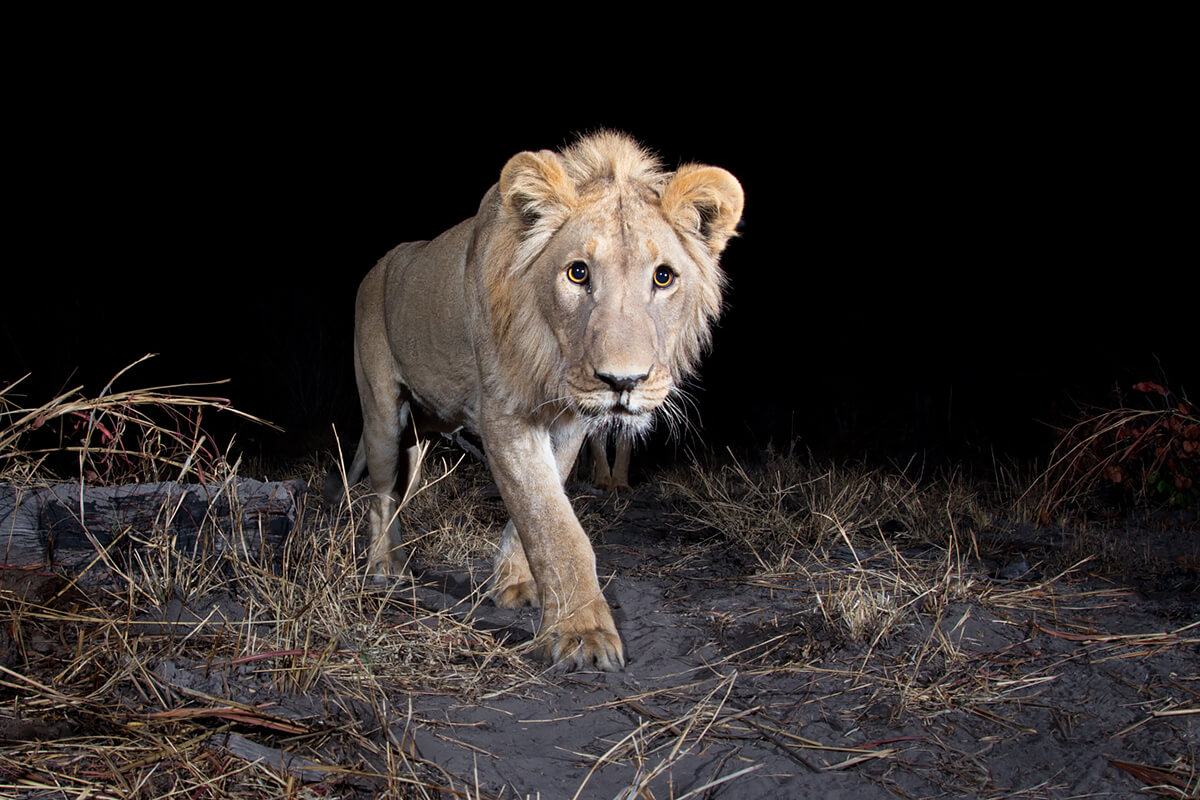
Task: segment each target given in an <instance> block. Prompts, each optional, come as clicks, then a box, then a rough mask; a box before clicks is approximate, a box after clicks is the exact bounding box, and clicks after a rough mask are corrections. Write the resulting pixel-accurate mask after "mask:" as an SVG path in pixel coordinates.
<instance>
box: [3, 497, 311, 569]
mask: <svg viewBox="0 0 1200 800" xmlns="http://www.w3.org/2000/svg"><path fill="white" fill-rule="evenodd" d="M307 489H308V487H307V485H306V484H305V483H304V481H301V480H289V481H270V482H266V483H264V482H262V481H256V480H253V479H250V478H237V479H234V480H230V481H221V482H210V483H202V484H201V483H174V482H162V483H138V484H129V485H125V486H86V485H81V484H79V483H59V484H54V485H51V486H42V487H29V486H13V485H7V484H0V563H4V564H7V565H10V566H27V565H31V564H48V565H52V564H54V563H56V562H58V561H60V557H59V556H60V554H61V553H63V552H64V551H80V550H89V551H94V550H95V548H96V547H97V546H98V547H108V546H109V545H111V544H112V543H113V541H115V540H116V539H117V538H118V537H127V538H129V539H131V540H138V539H141V540H143V541H144V540H145V539H147V538H149V537H150V536H152V535H155V534H159V533H165V534H167V535H169V536H170V537H171V539H172V541H173V543H174V546H175V547H176V548H177V549H179V550H181V551H183V550H188V551H190V550H192V549H194V548H196V547H202V548H205V549H207V550H208V551H209V552H217V553H219V552H222V551H223V550H224V549H226V548H228V547H231V546H234V545H235V544H236V546H246V547H250V548H253V549H255V550H257V549H258V548H259V547H262V546H270V545H272V544H277V543H278V542H280V541H282V540H283V539H284V537H286V536H287V535H288V533H289V532H290V531H291V530H292V527H293V526H294V525H295V522H296V514H297V508H298V504H299V501H300V498H301V497H302V496H303V495H304V493H305V492H306V491H307Z"/></svg>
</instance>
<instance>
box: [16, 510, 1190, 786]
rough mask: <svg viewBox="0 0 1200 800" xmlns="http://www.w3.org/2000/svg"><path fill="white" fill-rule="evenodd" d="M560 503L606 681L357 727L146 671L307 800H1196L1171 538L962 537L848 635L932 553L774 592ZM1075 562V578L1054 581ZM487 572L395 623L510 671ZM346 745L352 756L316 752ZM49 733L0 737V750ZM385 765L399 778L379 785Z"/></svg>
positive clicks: (381, 707) (750, 574) (672, 541)
mask: <svg viewBox="0 0 1200 800" xmlns="http://www.w3.org/2000/svg"><path fill="white" fill-rule="evenodd" d="M579 491H581V490H578V489H577V492H576V493H579ZM578 505H582V506H583V509H582V510H583V511H584V512H585V513H586V522H587V523H588V525H589V527H590V528H591V529H592V530H593V539H594V542H595V546H596V554H597V560H598V568H599V573H600V575H601V582H602V583H603V584H605V586H606V588H605V594H606V596H607V597H608V599H609V601H610V603H611V604H612V606H613V609H614V613H615V618H616V622H617V626H618V628H619V630H620V632H621V634H622V637H623V641H624V644H625V648H626V653H627V658H628V664H627V666H626V669H625V670H624V671H623V672H620V673H613V674H607V673H588V672H576V673H570V674H564V673H558V672H554V671H545V672H536V671H531V673H530V674H531V675H532V676H533V677H532V678H531V679H530V680H528V681H525V682H524V683H523V684H518V685H514V686H507V687H504V688H503V690H500V691H495V692H492V691H489V690H488V687H486V686H483V687H481V688H480V689H479V690H478V691H476V692H474V693H473V694H472V695H471V696H468V697H464V696H463V694H462V693H455V692H450V691H446V690H445V689H444V688H443V686H442V684H441V683H439V682H438V681H437V680H434V676H430V680H429V682H428V683H427V685H421V683H420V682H417V683H413V682H411V681H409V682H406V683H405V684H404V685H396V684H393V685H388V684H387V682H386V681H382V680H381V682H380V683H379V685H377V686H373V687H368V688H369V691H370V692H373V693H376V694H377V695H378V696H379V697H381V698H382V700H381V701H380V702H373V703H364V702H360V701H358V700H355V699H352V698H346V697H340V698H339V697H333V696H330V694H329V693H328V691H326V690H322V689H320V688H319V686H320V684H319V683H318V684H316V688H314V689H313V690H312V691H308V692H305V691H299V690H297V691H287V692H280V691H279V690H278V689H276V688H273V687H274V686H275V684H274V682H273V681H272V680H271V677H270V675H269V670H266V669H264V668H263V665H262V664H260V663H256V662H252V661H248V662H245V663H238V664H233V663H226V664H216V665H214V664H212V663H208V664H205V663H202V662H196V661H184V660H178V661H177V660H172V659H164V660H159V661H155V662H151V663H147V665H146V667H147V669H148V670H151V671H152V672H153V673H154V675H156V676H157V677H158V678H159V679H160V680H161V682H162V683H163V684H164V685H166V686H170V687H174V689H175V691H176V692H177V693H178V694H179V695H180V696H181V697H185V698H189V699H192V700H195V699H198V698H199V699H207V701H208V702H210V704H211V703H214V702H216V703H227V704H229V705H230V706H231V707H232V706H235V705H236V704H246V706H247V708H250V707H252V708H253V709H256V712H255V714H256V719H257V724H255V725H245V726H241V727H236V726H235V727H234V728H232V729H227V730H224V732H223V733H222V734H221V738H220V744H221V746H222V747H224V748H225V749H226V750H227V751H228V752H229V753H232V754H234V755H236V756H238V757H239V758H242V759H246V760H255V759H264V760H266V761H267V762H268V763H269V764H272V765H273V767H274V768H276V769H280V770H282V772H283V773H284V774H291V775H294V776H298V778H299V784H297V785H299V786H305V787H308V788H309V789H310V790H311V791H313V792H314V794H313V795H312V796H324V797H369V796H373V795H375V794H377V793H378V792H379V791H380V790H381V789H382V788H383V787H384V784H383V783H382V782H381V781H380V779H379V778H377V777H373V775H372V773H384V774H386V773H388V772H389V770H390V772H391V774H393V776H395V775H396V774H397V773H401V774H410V775H411V776H412V780H413V782H414V787H415V786H416V785H417V784H419V785H420V786H422V787H424V788H423V789H421V790H419V791H418V790H417V789H416V788H414V789H413V795H412V796H438V794H437V793H436V791H439V790H434V789H432V788H430V787H434V786H436V787H440V793H441V796H443V797H472V798H475V797H480V798H501V797H502V798H544V799H549V798H574V797H579V798H606V799H607V798H618V797H620V798H626V797H628V798H634V797H638V798H643V797H644V798H659V799H662V798H680V799H681V798H685V797H687V798H693V797H704V798H739V799H741V798H775V797H780V798H795V797H823V798H859V799H861V798H937V797H989V798H1001V797H1014V798H1016V797H1020V798H1077V797H1089V798H1108V797H1112V798H1118V797H1119V798H1126V797H1132V796H1135V795H1136V796H1144V795H1142V794H1140V793H1141V792H1145V791H1148V790H1149V787H1151V786H1156V785H1157V786H1159V787H1161V788H1159V789H1157V790H1155V791H1156V792H1157V793H1158V794H1160V795H1161V796H1166V797H1186V796H1193V797H1194V796H1196V788H1197V785H1198V783H1197V777H1196V774H1195V764H1196V753H1197V751H1198V750H1200V717H1198V715H1200V581H1198V580H1197V565H1198V564H1200V558H1197V555H1196V553H1197V545H1198V544H1200V531H1198V530H1197V524H1196V520H1195V516H1194V514H1193V515H1187V514H1173V515H1165V516H1159V517H1150V516H1144V515H1143V516H1142V517H1140V518H1137V519H1136V520H1134V519H1129V520H1125V521H1123V522H1122V524H1120V525H1114V524H1106V525H1092V526H1088V527H1087V528H1083V529H1058V528H1043V529H1033V528H1012V529H1009V530H994V531H987V532H981V534H980V542H981V553H982V554H983V555H982V557H980V558H977V559H975V558H972V559H967V560H965V561H964V562H963V566H962V568H961V569H955V570H954V571H953V575H949V574H948V573H947V580H946V581H945V583H944V584H943V585H942V586H941V587H940V588H938V587H936V586H935V587H934V588H933V589H931V590H930V591H929V592H928V593H927V594H926V595H925V596H920V594H919V593H918V594H917V595H916V596H914V597H911V598H907V597H906V598H903V603H901V604H900V607H899V608H897V609H894V611H893V613H892V614H891V616H889V617H888V619H889V620H891V622H890V624H888V625H885V626H881V625H879V624H876V625H874V626H867V628H866V631H865V633H863V632H860V633H857V634H856V633H855V632H854V631H851V630H849V629H848V628H847V627H846V625H845V622H844V620H845V618H846V615H845V614H842V615H840V616H839V615H838V614H835V613H833V611H832V610H831V609H830V608H829V604H830V603H831V602H832V601H833V600H836V599H837V598H838V597H850V596H853V592H851V591H850V589H851V588H852V587H853V586H855V585H856V584H855V581H857V580H860V578H861V576H862V575H864V574H872V572H873V571H884V572H892V573H895V572H897V571H902V570H910V571H912V572H913V573H914V574H916V573H918V572H921V573H923V574H938V572H939V570H942V569H943V565H944V564H945V563H946V562H945V561H944V556H945V554H944V553H942V552H941V551H939V550H938V549H936V548H932V547H929V546H927V545H922V544H920V543H919V542H917V541H907V540H903V539H902V538H900V534H897V536H896V539H895V540H894V541H891V542H884V541H883V540H882V539H881V540H880V542H879V546H878V548H874V549H873V548H871V547H868V546H858V545H857V544H856V547H855V549H854V550H853V551H852V550H851V549H850V548H849V547H844V548H836V547H835V548H830V549H828V550H826V551H823V552H818V553H812V554H811V559H812V560H811V568H810V569H809V570H808V572H807V573H806V572H805V571H804V570H795V571H792V572H790V573H789V574H786V575H771V574H764V571H763V569H762V565H761V564H760V563H758V562H757V561H756V560H755V559H754V557H753V556H752V554H751V553H750V552H748V551H743V550H742V549H739V548H736V547H731V546H729V545H728V544H727V543H722V541H721V540H720V539H715V538H713V536H712V532H706V531H685V530H681V529H680V523H679V519H678V517H677V516H676V515H675V514H674V513H673V510H672V508H671V506H670V505H669V503H668V502H666V501H664V500H662V499H660V498H659V497H658V496H657V495H656V494H655V493H654V491H652V490H651V489H649V488H642V489H640V490H638V491H635V492H633V493H631V494H625V495H622V496H620V497H619V498H617V499H609V498H602V497H599V496H595V495H593V496H585V497H583V499H582V500H580V501H579V503H578ZM1073 550H1078V551H1080V552H1083V551H1089V552H1090V553H1092V554H1096V555H1097V557H1096V558H1094V559H1093V560H1092V561H1088V562H1086V563H1084V564H1083V565H1081V566H1079V567H1077V568H1075V569H1072V570H1066V571H1065V574H1060V572H1064V570H1062V569H1061V568H1060V565H1061V564H1063V563H1065V562H1066V561H1070V560H1071V559H1064V558H1063V556H1064V554H1066V553H1069V552H1071V551H1073ZM897 554H898V555H899V559H898V558H897ZM1118 567H1119V568H1120V571H1121V573H1122V575H1123V577H1122V578H1121V579H1117V578H1115V577H1114V576H1113V572H1114V568H1118ZM486 574H487V564H486V563H485V562H482V561H481V562H478V563H474V564H472V565H471V567H470V568H469V569H462V568H448V567H445V566H439V565H436V564H426V565H424V569H419V570H418V572H417V578H418V581H417V582H418V586H417V588H414V589H411V590H410V591H411V592H412V597H413V599H414V601H415V603H416V604H417V605H418V606H420V607H422V608H426V609H429V610H431V611H442V610H445V609H455V613H456V614H461V616H462V617H463V619H465V620H467V621H468V622H469V624H471V625H472V626H475V627H476V628H477V629H479V630H483V631H487V632H490V633H491V634H492V635H494V636H496V637H498V638H502V639H504V640H505V641H506V642H507V643H508V645H509V646H512V647H519V646H520V644H521V643H522V642H524V641H528V640H529V638H530V637H531V634H532V631H533V629H534V626H535V624H536V615H535V612H533V611H528V610H526V611H507V610H502V609H497V608H495V607H494V606H492V605H491V604H490V603H489V602H483V603H477V602H475V600H474V599H473V598H477V594H476V595H473V594H472V592H473V590H477V589H478V588H479V584H480V581H481V576H485V575H486ZM806 575H807V577H806ZM839 576H841V577H839ZM842 578H844V584H842V583H839V580H841V579H842ZM831 587H833V588H834V589H836V588H838V587H840V589H841V594H839V593H838V592H837V591H833V590H832V589H831ZM947 587H949V588H947ZM953 587H959V588H957V589H956V588H953ZM872 592H873V593H874V594H875V595H877V596H876V600H877V602H878V604H879V605H881V606H883V607H887V603H888V598H886V597H882V596H878V595H880V594H881V593H882V592H883V590H881V589H877V588H876V589H872V590H871V592H869V593H868V594H870V593H872ZM213 608H219V610H220V611H221V616H223V617H225V618H234V619H236V618H237V617H238V616H239V614H240V613H241V612H240V610H239V600H238V598H237V596H236V589H233V590H230V592H229V593H228V594H224V595H221V596H219V597H210V598H208V599H207V600H206V604H205V607H204V608H202V609H193V608H189V607H187V606H185V605H184V604H181V603H179V602H178V601H173V602H168V603H165V604H164V605H163V606H162V608H161V617H162V620H163V622H170V623H178V622H181V621H182V622H185V623H186V622H195V623H196V624H198V625H199V624H201V622H202V619H203V618H205V616H206V615H210V614H211V613H212V610H213ZM153 621H154V620H152V619H147V620H144V622H147V623H149V622H153ZM885 629H886V634H885V635H882V636H879V635H877V633H878V631H880V630H885ZM164 630H166V629H164ZM169 630H170V631H171V632H173V635H175V636H179V635H181V629H180V627H179V626H178V625H177V624H176V625H173V626H170V627H169ZM147 632H148V631H147ZM29 646H31V647H33V648H34V649H36V648H37V646H39V645H38V643H32V644H30V645H29ZM41 646H43V647H44V648H46V649H50V648H53V647H54V646H55V644H54V643H53V642H43V643H41ZM140 702H142V703H143V704H144V705H146V706H147V707H149V708H151V709H153V708H155V707H156V706H155V703H154V701H153V698H141V701H140ZM231 713H232V712H231ZM289 723H291V724H294V725H296V726H297V727H296V731H293V732H291V733H290V734H289V732H288V731H287V726H288V724H289ZM11 724H17V723H15V722H14V723H11ZM21 724H25V725H28V724H30V723H21ZM55 724H61V723H55ZM348 727H355V728H356V729H358V730H365V731H370V734H369V735H368V736H367V738H366V739H353V740H352V739H349V738H347V737H342V736H339V735H338V731H339V730H341V729H345V728H348ZM299 731H302V732H303V733H301V734H299V735H296V733H297V732H299ZM60 733H61V732H60V731H57V730H45V731H40V732H39V731H32V730H26V729H21V730H15V729H14V730H6V731H0V735H2V736H3V737H4V738H6V739H9V740H10V741H11V740H12V739H14V738H24V739H29V738H54V737H55V736H57V735H59V734H60ZM362 741H367V742H374V743H375V745H378V746H377V747H376V746H370V747H364V746H362V744H361V742H362ZM387 743H390V744H391V745H392V746H393V747H396V748H399V749H400V750H402V751H403V752H404V753H406V754H407V755H408V756H410V757H411V762H410V763H409V764H408V765H407V766H397V765H396V764H391V765H389V764H387V763H382V760H383V757H382V756H381V755H380V754H381V753H382V752H383V751H384V749H385V748H384V747H383V746H384V745H385V744H387ZM329 765H339V766H340V767H342V768H345V769H346V770H348V771H347V772H345V773H337V772H333V773H331V772H330V771H329ZM393 785H394V784H393ZM422 792H423V793H422ZM48 796H49V795H48Z"/></svg>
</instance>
